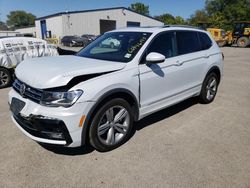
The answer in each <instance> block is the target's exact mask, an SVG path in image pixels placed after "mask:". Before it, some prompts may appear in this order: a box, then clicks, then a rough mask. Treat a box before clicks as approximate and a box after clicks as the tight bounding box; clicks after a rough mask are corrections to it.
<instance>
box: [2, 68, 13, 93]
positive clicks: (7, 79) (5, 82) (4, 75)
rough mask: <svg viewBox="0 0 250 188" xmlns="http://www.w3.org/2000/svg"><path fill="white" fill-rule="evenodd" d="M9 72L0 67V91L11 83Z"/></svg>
mask: <svg viewBox="0 0 250 188" xmlns="http://www.w3.org/2000/svg"><path fill="white" fill-rule="evenodd" d="M11 76H12V75H11V72H10V71H9V70H8V69H5V68H1V67H0V89H1V88H5V87H8V86H9V85H10V83H11V81H12V77H11Z"/></svg>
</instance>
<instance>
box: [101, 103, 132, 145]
mask: <svg viewBox="0 0 250 188" xmlns="http://www.w3.org/2000/svg"><path fill="white" fill-rule="evenodd" d="M129 126H130V115H129V113H128V111H127V110H126V109H125V108H124V107H122V106H114V107H111V108H109V109H108V110H107V111H106V112H105V113H104V114H103V115H102V117H101V119H100V121H99V124H98V129H97V134H98V138H99V140H100V141H101V142H102V143H103V144H106V145H110V146H112V145H115V144H117V143H118V142H119V141H121V140H122V139H123V138H124V137H125V135H126V134H127V132H128V129H129Z"/></svg>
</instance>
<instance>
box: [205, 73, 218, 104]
mask: <svg viewBox="0 0 250 188" xmlns="http://www.w3.org/2000/svg"><path fill="white" fill-rule="evenodd" d="M216 90H217V80H216V78H215V77H211V78H210V79H209V80H208V84H207V86H206V94H207V95H206V98H207V100H209V101H211V100H212V99H213V98H214V97H215V94H216Z"/></svg>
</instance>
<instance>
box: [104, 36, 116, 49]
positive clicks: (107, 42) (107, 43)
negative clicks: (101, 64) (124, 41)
mask: <svg viewBox="0 0 250 188" xmlns="http://www.w3.org/2000/svg"><path fill="white" fill-rule="evenodd" d="M101 46H103V47H110V48H118V47H119V46H120V41H119V40H117V39H115V38H112V37H109V38H107V39H105V40H104V41H102V43H101Z"/></svg>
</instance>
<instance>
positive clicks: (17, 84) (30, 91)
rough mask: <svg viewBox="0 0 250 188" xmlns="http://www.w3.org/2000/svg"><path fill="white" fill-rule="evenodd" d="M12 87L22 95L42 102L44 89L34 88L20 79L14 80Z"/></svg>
mask: <svg viewBox="0 0 250 188" xmlns="http://www.w3.org/2000/svg"><path fill="white" fill-rule="evenodd" d="M12 87H13V89H14V90H16V92H18V93H19V94H20V95H21V96H22V97H24V98H27V99H30V100H32V101H34V102H36V103H40V101H41V98H42V95H43V90H41V89H36V88H33V87H31V86H29V85H27V84H25V83H24V82H22V81H20V80H18V79H16V80H15V81H14V83H13V85H12Z"/></svg>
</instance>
